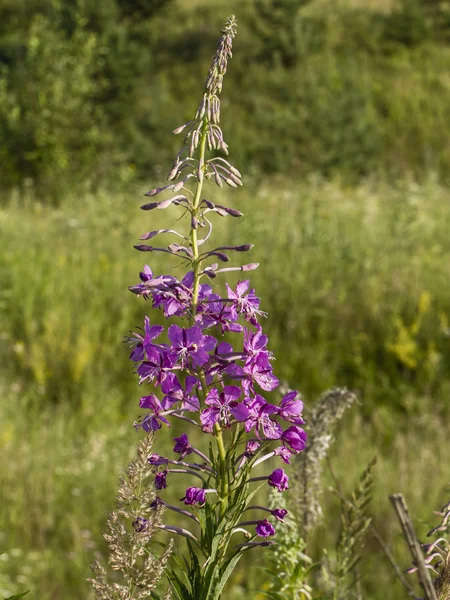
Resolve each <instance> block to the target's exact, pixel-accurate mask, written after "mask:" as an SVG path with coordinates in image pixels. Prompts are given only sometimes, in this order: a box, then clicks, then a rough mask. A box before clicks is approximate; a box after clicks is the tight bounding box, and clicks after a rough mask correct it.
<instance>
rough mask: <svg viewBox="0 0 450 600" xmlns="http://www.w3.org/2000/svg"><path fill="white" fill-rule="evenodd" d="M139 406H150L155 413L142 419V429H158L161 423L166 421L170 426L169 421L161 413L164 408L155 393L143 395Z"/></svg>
mask: <svg viewBox="0 0 450 600" xmlns="http://www.w3.org/2000/svg"><path fill="white" fill-rule="evenodd" d="M139 406H140V407H141V408H149V409H150V410H152V411H153V414H150V415H146V416H145V417H144V419H143V420H142V429H144V430H145V431H156V430H157V429H161V423H165V424H166V425H168V426H169V427H170V423H169V421H168V420H167V419H166V418H165V417H164V416H163V415H162V414H161V411H162V410H163V407H162V406H161V402H160V401H159V400H158V398H157V397H156V396H155V395H154V394H150V396H142V398H141V399H140V401H139Z"/></svg>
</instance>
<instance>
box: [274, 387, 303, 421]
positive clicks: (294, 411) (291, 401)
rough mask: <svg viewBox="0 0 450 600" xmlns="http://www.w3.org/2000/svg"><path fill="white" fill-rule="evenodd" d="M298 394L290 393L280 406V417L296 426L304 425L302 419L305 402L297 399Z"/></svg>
mask: <svg viewBox="0 0 450 600" xmlns="http://www.w3.org/2000/svg"><path fill="white" fill-rule="evenodd" d="M297 396H298V392H295V391H294V392H289V393H288V394H286V396H284V398H283V399H282V401H281V404H280V417H281V418H282V419H284V420H285V421H289V422H290V423H294V424H295V425H304V424H305V421H304V420H303V419H302V417H301V415H302V411H303V402H302V401H301V400H300V399H297Z"/></svg>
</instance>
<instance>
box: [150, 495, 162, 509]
mask: <svg viewBox="0 0 450 600" xmlns="http://www.w3.org/2000/svg"><path fill="white" fill-rule="evenodd" d="M165 504H166V503H165V502H164V500H161V498H159V496H155V499H154V500H153V501H152V502H150V504H149V507H150V508H152V509H153V510H158V508H160V507H161V506H165Z"/></svg>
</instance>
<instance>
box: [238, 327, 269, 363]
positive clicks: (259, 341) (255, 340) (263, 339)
mask: <svg viewBox="0 0 450 600" xmlns="http://www.w3.org/2000/svg"><path fill="white" fill-rule="evenodd" d="M267 342H268V337H267V335H264V334H263V332H262V329H261V327H259V326H258V329H257V330H256V331H255V332H253V331H251V330H250V329H244V350H245V352H246V353H247V355H248V357H250V358H254V357H256V356H258V355H259V354H261V353H265V354H266V355H269V357H270V356H271V353H270V352H269V351H268V350H267V348H266V346H267Z"/></svg>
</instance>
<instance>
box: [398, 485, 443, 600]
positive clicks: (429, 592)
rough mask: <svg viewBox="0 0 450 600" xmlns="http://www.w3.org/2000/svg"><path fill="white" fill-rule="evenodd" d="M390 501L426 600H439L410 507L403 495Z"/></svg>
mask: <svg viewBox="0 0 450 600" xmlns="http://www.w3.org/2000/svg"><path fill="white" fill-rule="evenodd" d="M389 499H390V501H391V502H392V505H393V506H394V509H395V511H396V513H397V517H398V520H399V521H400V525H401V526H402V529H403V533H404V534H405V538H406V542H407V544H408V547H409V549H410V552H411V555H412V557H413V562H414V565H415V568H416V569H417V573H418V576H419V581H420V584H421V586H422V588H423V591H424V592H425V600H438V599H437V596H436V591H435V589H434V587H433V582H432V580H431V577H430V574H429V572H428V570H427V565H426V563H425V558H424V555H423V552H422V549H421V547H420V544H419V542H418V541H417V537H416V533H415V530H414V524H413V522H412V519H411V517H410V515H409V511H408V507H407V505H406V502H405V499H404V497H403V494H392V495H391V496H389Z"/></svg>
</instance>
